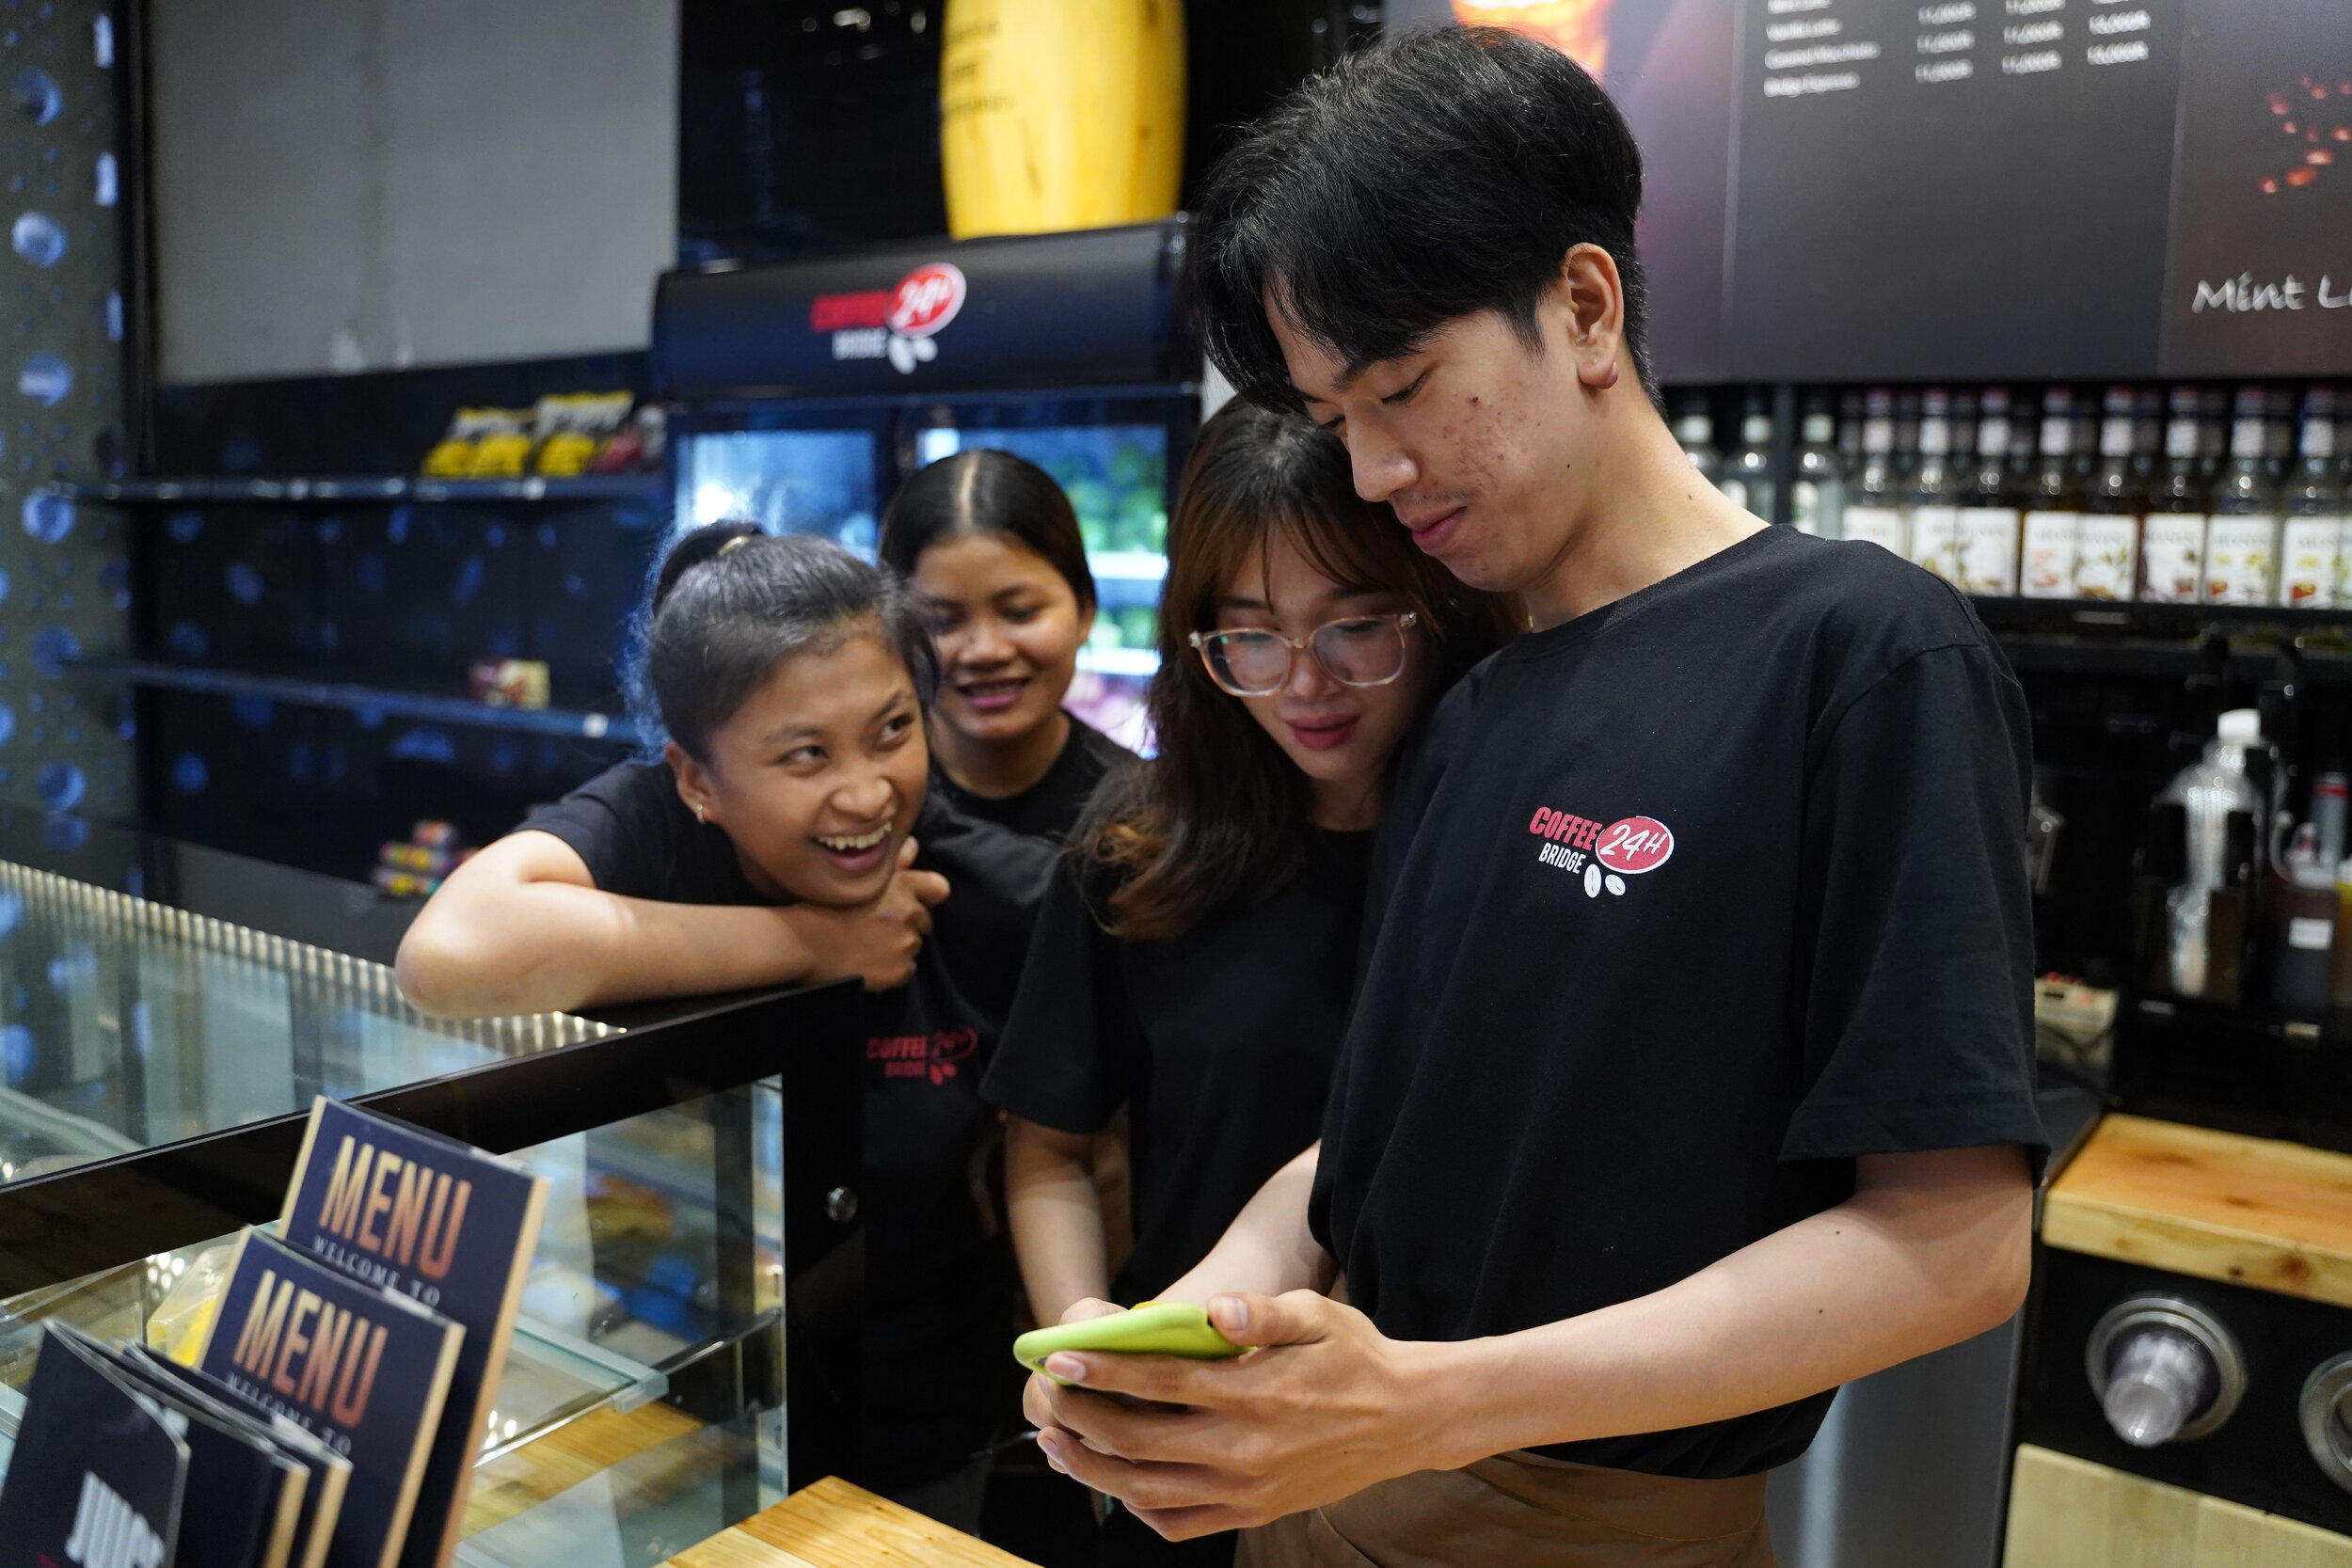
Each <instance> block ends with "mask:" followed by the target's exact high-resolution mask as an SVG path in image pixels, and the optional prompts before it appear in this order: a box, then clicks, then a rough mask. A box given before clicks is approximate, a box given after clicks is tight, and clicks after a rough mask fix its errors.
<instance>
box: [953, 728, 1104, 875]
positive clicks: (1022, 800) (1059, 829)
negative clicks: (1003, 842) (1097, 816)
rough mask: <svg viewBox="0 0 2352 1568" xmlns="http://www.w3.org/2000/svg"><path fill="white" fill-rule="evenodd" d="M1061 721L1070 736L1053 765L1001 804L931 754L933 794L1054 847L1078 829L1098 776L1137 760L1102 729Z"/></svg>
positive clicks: (1100, 778)
mask: <svg viewBox="0 0 2352 1568" xmlns="http://www.w3.org/2000/svg"><path fill="white" fill-rule="evenodd" d="M1064 717H1065V718H1068V719H1069V720H1070V734H1069V736H1067V737H1066V738H1065V739H1064V740H1063V741H1062V746H1061V752H1060V753H1059V754H1058V755H1057V756H1056V757H1055V758H1054V766H1053V767H1051V768H1047V769H1046V770H1045V776H1044V777H1043V778H1041V779H1040V780H1038V782H1037V783H1035V784H1031V785H1030V786H1029V787H1028V788H1026V789H1025V790H1023V791H1022V792H1021V793H1020V794H1018V795H1008V796H1006V797H1005V798H1004V799H1003V800H990V799H989V798H988V797H987V796H985V795H975V794H973V793H972V792H971V791H970V790H968V789H966V788H964V787H963V786H962V785H961V784H958V783H956V781H955V780H953V779H951V778H949V777H948V776H947V772H946V769H945V768H941V767H940V766H939V764H938V760H937V757H936V754H934V757H933V760H932V763H931V790H932V792H933V793H934V794H937V795H941V796H944V797H946V800H948V801H950V802H951V803H952V804H953V805H954V806H955V808H956V809H957V810H958V811H960V812H961V813H963V815H964V816H971V817H977V818H978V819H979V820H980V821H982V822H993V823H995V824H996V825H997V826H998V827H1000V828H1010V829H1011V830H1012V831H1013V832H1016V833H1026V834H1028V835H1029V836H1030V837H1031V838H1049V839H1052V840H1053V841H1054V842H1055V843H1057V844H1059V843H1060V842H1061V841H1062V840H1063V839H1065V838H1068V837H1069V836H1070V830H1071V829H1072V828H1073V827H1074V826H1076V825H1077V821H1078V814H1079V813H1080V812H1083V811H1084V810H1086V804H1087V801H1088V800H1089V799H1090V798H1091V797H1092V796H1093V794H1094V786H1095V785H1096V784H1101V783H1102V782H1103V775H1104V774H1105V773H1107V772H1109V771H1110V770H1111V769H1112V768H1116V767H1118V766H1119V765H1120V763H1122V762H1133V761H1135V760H1136V754H1135V753H1134V752H1130V751H1129V750H1127V749H1126V748H1125V747H1124V746H1121V745H1120V743H1119V742H1118V741H1116V740H1113V739H1112V738H1111V737H1110V736H1106V735H1104V733H1103V732H1102V731H1101V730H1098V729H1096V728H1094V727H1093V726H1092V725H1090V724H1089V723H1087V722H1086V721H1083V720H1081V719H1079V718H1077V717H1076V716H1075V715H1068V714H1066V715H1064Z"/></svg>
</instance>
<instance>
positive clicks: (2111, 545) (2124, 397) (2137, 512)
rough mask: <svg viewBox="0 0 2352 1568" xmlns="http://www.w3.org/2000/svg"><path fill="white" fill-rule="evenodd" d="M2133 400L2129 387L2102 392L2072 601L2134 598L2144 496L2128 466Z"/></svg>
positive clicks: (2133, 434) (2133, 427)
mask: <svg viewBox="0 0 2352 1568" xmlns="http://www.w3.org/2000/svg"><path fill="white" fill-rule="evenodd" d="M2136 402H2137V399H2136V397H2135V395H2134V393H2133V391H2132V388H2129V387H2110V388H2107V393H2106V405H2105V408H2106V413H2105V417H2104V418H2103V419H2101V420H2100V421H2099V453H2098V460H2099V466H2098V467H2097V469H2096V470H2095V471H2094V472H2093V474H2092V476H2091V480H2090V485H2089V486H2088V488H2086V489H2085V491H2084V493H2083V520H2082V533H2081V536H2080V539H2079V542H2078V544H2077V546H2076V548H2075V551H2074V596H2075V597H2076V598H2080V599H2118V600H2128V599H2132V598H2136V597H2137V596H2138V594H2139V529H2140V519H2141V518H2142V517H2143V516H2144V515H2146V501H2145V499H2144V492H2143V489H2142V486H2141V484H2140V481H2139V475H2138V473H2137V470H2136V468H2135V467H2134V462H2133V446H2134V441H2135V437H2136V432H2137V423H2136V421H2135V420H2134V418H2133V408H2134V405H2135V404H2136Z"/></svg>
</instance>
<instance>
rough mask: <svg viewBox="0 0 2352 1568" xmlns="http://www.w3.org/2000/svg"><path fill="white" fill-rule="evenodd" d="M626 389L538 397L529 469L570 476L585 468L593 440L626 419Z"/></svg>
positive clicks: (592, 454) (592, 451)
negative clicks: (535, 438) (534, 451)
mask: <svg viewBox="0 0 2352 1568" xmlns="http://www.w3.org/2000/svg"><path fill="white" fill-rule="evenodd" d="M634 401H635V400H634V399H633V398H631V397H630V395H629V394H628V393H627V392H562V393H556V394H553V395H551V396H548V397H544V398H541V399H540V400H539V409H538V415H537V419H536V424H535V428H536V430H537V434H538V440H539V449H538V452H537V455H536V456H535V457H534V458H533V459H532V472H534V473H538V474H541V475H544V476H546V477H547V478H548V479H572V478H576V477H578V476H579V475H580V474H583V473H586V472H587V471H588V465H589V463H590V462H591V461H592V460H593V459H594V458H595V456H596V446H597V443H598V442H600V441H602V440H604V439H605V438H606V437H607V436H611V435H612V433H613V432H614V431H617V430H619V429H621V428H622V427H623V426H624V425H626V424H627V423H628V410H629V404H631V403H632V402H634Z"/></svg>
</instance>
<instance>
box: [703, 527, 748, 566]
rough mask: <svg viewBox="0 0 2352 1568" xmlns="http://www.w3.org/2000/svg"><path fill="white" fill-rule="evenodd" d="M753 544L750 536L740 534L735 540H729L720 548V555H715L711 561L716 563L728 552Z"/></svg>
mask: <svg viewBox="0 0 2352 1568" xmlns="http://www.w3.org/2000/svg"><path fill="white" fill-rule="evenodd" d="M751 542H752V536H751V535H750V534H748V533H739V534H737V535H736V536H735V537H734V538H732V539H730V540H728V541H727V542H726V543H725V544H723V545H722V546H719V551H718V555H713V556H712V557H711V558H710V559H711V560H713V561H716V560H718V559H719V556H721V555H724V554H726V553H727V551H729V550H732V549H738V548H740V547H741V546H745V545H748V544H750V543H751Z"/></svg>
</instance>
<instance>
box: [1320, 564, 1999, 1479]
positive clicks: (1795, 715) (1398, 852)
mask: <svg viewBox="0 0 2352 1568" xmlns="http://www.w3.org/2000/svg"><path fill="white" fill-rule="evenodd" d="M2028 768H2029V763H2028V732H2027V726H2026V708H2025V702H2024V698H2023V696H2022V694H2021V693H2020V691H2019V689H2018V687H2017V683H2016V680H2015V678H2014V677H2013V676H2012V675H2011V674H2010V671H2009V667H2008V664H2007V662H2006V660H2004V659H2003V657H2002V656H2001V655H2000V653H1999V652H1998V650H1997V649H1996V648H1994V645H1993V644H1992V643H1991V641H1989V640H1988V638H1987V637H1986V635H1985V632H1984V629H1983V627H1982V626H1980V625H1979V622H1978V620H1977V618H1976V615H1975V613H1974V612H1973V611H1972V610H1970V609H1969V607H1968V605H1967V602H1966V601H1965V600H1964V599H1963V598H1962V597H1961V596H1960V595H1959V594H1956V593H1955V592H1953V591H1952V590H1951V589H1950V588H1948V587H1947V586H1946V585H1945V584H1944V583H1942V582H1940V581H1938V580H1937V579H1935V578H1932V577H1931V576H1930V575H1929V574H1927V573H1926V572H1923V571H1920V570H1919V569H1918V568H1916V567H1915V566H1912V565H1910V564H1908V563H1906V562H1902V561H1900V560H1899V559H1897V558H1896V557H1894V556H1892V555H1890V554H1888V553H1887V552H1886V551H1884V550H1883V549H1879V548H1876V547H1875V546H1869V545H1867V544H1858V543H1857V544H1845V543H1833V542H1829V541H1823V540H1817V539H1812V538H1808V537H1806V536H1804V535H1803V534H1800V533H1797V532H1795V531H1792V530H1789V529H1785V528H1777V529H1767V530H1765V531H1763V532H1761V533H1758V534H1756V535H1754V536H1752V537H1750V538H1748V539H1745V540H1743V541H1741V542H1740V543H1739V544H1737V545H1735V546H1731V547H1730V548H1728V549H1726V550H1724V551H1722V552H1721V553H1719V554H1717V555H1715V556H1712V557H1710V558H1708V560H1706V561H1703V562H1699V563H1698V564H1697V565H1695V566H1692V567H1691V568H1690V569H1689V570H1687V571H1684V572H1682V573H1680V574H1678V575H1677V576H1675V577H1672V578H1667V579H1666V580H1664V581H1662V582H1660V583H1656V584H1654V585H1652V586H1651V587H1649V588H1646V589H1644V590H1643V591H1641V592H1640V593H1637V594H1631V595H1629V597H1627V598H1625V599H1622V600H1620V601H1618V602H1617V603H1615V604H1613V605H1609V606H1607V607H1605V608H1603V609H1600V610H1595V611H1593V612H1591V613H1590V614H1587V615H1583V616H1581V617H1579V618H1578V619H1576V620H1574V621H1571V622H1568V623H1566V624H1565V625H1563V626H1556V627H1553V628H1551V629H1549V630H1548V631H1544V632H1540V633H1535V634H1532V635H1530V636H1527V637H1524V638H1521V639H1520V640H1519V641H1518V642H1516V643H1515V644H1513V645H1512V646H1510V647H1508V648H1505V649H1504V650H1502V652H1501V653H1499V654H1497V655H1495V656H1494V657H1492V658H1490V659H1488V660H1487V661H1486V663H1485V664H1483V665H1481V666H1480V667H1479V668H1478V669H1477V670H1475V671H1473V672H1472V673H1470V676H1469V677H1468V678H1467V679H1466V680H1465V681H1464V682H1463V683H1462V684H1461V685H1459V686H1458V687H1456V688H1455V689H1454V691H1453V692H1452V693H1450V694H1449V695H1448V697H1447V698H1446V700H1445V702H1444V703H1443V704H1442V705H1441V706H1440V708H1439V710H1438V715H1437V718H1436V720H1435V721H1434V724H1433V727H1432V730H1431V732H1430V734H1429V736H1427V743H1426V744H1425V745H1424V746H1423V747H1422V749H1421V751H1420V752H1419V753H1418V756H1417V758H1416V760H1415V762H1414V763H1413V764H1412V766H1411V767H1410V768H1409V769H1408V771H1407V774H1406V778H1405V779H1404V781H1403V782H1402V784H1401V787H1400V790H1399V793H1398V798H1397V800H1395V802H1394V803H1393V804H1392V805H1391V812H1390V816H1389V818H1388V820H1387V821H1385V822H1384V823H1383V825H1382V829H1381V834H1380V841H1379V845H1378V847H1377V850H1376V854H1375V866H1374V871H1373V880H1372V893H1371V897H1372V898H1373V900H1374V901H1375V904H1376V905H1377V906H1379V907H1378V908H1376V909H1375V911H1372V915H1371V923H1370V925H1369V928H1371V929H1374V930H1375V931H1376V933H1377V934H1376V937H1375V939H1374V943H1373V946H1372V948H1371V951H1370V953H1369V955H1368V958H1367V961H1366V965H1365V978H1364V989H1363V990H1362V993H1361V995H1360V996H1359V1002H1358V1006H1357V1008H1356V1012H1355V1015H1354V1019H1353V1022H1352V1023H1351V1026H1350V1029H1349V1033H1348V1037H1347V1041H1346V1045H1345V1047H1344V1049H1343V1051H1342V1053H1341V1058H1340V1064H1339V1069H1338V1072H1337V1075H1336V1078H1335V1080H1334V1083H1333V1085H1332V1091H1331V1105H1330V1111H1329V1114H1328V1116H1327V1118H1326V1122H1325V1129H1324V1146H1323V1154H1322V1162H1321V1166H1320V1169H1319V1172H1318V1175H1317V1180H1316V1186H1315V1193H1314V1197H1313V1200H1312V1208H1311V1219H1312V1223H1313V1227H1314V1230H1315V1233H1316V1235H1317V1237H1318V1238H1319V1239H1320V1240H1322V1242H1323V1243H1324V1244H1325V1245H1326V1246H1327V1247H1328V1248H1329V1249H1330V1251H1331V1252H1332V1254H1333V1256H1334V1257H1335V1258H1336V1259H1337V1260H1338V1262H1339V1265H1340V1267H1341V1268H1342V1269H1343V1271H1344V1272H1345V1275H1346V1277H1347V1283H1348V1290H1349V1292H1350V1296H1351V1299H1352V1300H1354V1301H1355V1302H1356V1304H1357V1305H1358V1306H1359V1307H1362V1308H1363V1309H1364V1310H1365V1311H1367V1312H1369V1313H1370V1314H1371V1315H1372V1316H1373V1317H1374V1319H1375V1321H1376V1322H1377V1323H1378V1324H1379V1326H1380V1328H1381V1330H1382V1332H1383V1333H1386V1334H1389V1335H1391V1336H1393V1337H1396V1338H1412V1339H1448V1340H1457V1339H1467V1338H1475V1337H1480V1336H1485V1335H1493V1334H1503V1333H1510V1332H1513V1331H1516V1330H1519V1329H1525V1328H1531V1327H1534V1326H1535V1325H1537V1324H1541V1323H1552V1322H1555V1321H1557V1320H1560V1319H1564V1318H1569V1317H1574V1316H1576V1315H1578V1314H1580V1313H1584V1312H1589V1311H1592V1310H1594V1309H1596V1308H1597V1307H1607V1306H1610V1305H1612V1304H1613V1303H1617V1302H1622V1301H1626V1300H1629V1299H1630V1298H1633V1297H1637V1296H1641V1295H1645V1294H1647V1293H1649V1292H1651V1291H1658V1290H1661V1289H1663V1288H1664V1287H1666V1286H1668V1285H1672V1284H1674V1283H1675V1282H1676V1281H1677V1280H1680V1279H1683V1278H1686V1277H1688V1276H1689V1275H1693V1274H1695V1273H1697V1272H1699V1271H1700V1270H1702V1269H1704V1268H1706V1267H1707V1266H1708V1265H1709V1264H1711V1263H1714V1262H1716V1261H1718V1260H1719V1259H1723V1258H1724V1257H1726V1256H1728V1255H1729V1254H1731V1253H1733V1252H1736V1251H1738V1250H1739V1249H1740V1248H1741V1247H1743V1246H1746V1245H1747V1244H1749V1243H1752V1242H1755V1241H1757V1240H1759V1239H1761V1238H1763V1237H1765V1236H1767V1235H1770V1234H1772V1232H1773V1231H1776V1230H1779V1229H1782V1228H1784V1227H1787V1226H1789V1225H1791V1224H1793V1223H1795V1222H1796V1221H1798V1220H1800V1219H1803V1218H1804V1217H1806V1216H1807V1215H1810V1214H1814V1213H1818V1212H1820V1211H1821V1210H1823V1209H1825V1208H1828V1207H1831V1206H1833V1205H1835V1204H1836V1203H1838V1202H1841V1201H1843V1200H1844V1199H1845V1198H1847V1197H1848V1196H1851V1192H1852V1186H1853V1164H1852V1162H1853V1159H1854V1157H1855V1156H1857V1155H1863V1154H1874V1153H1893V1152H1904V1151H1916V1150H1927V1149H1936V1148H1965V1147H1978V1146H1985V1145H1996V1144H2023V1145H2027V1146H2034V1145H2038V1144H2039V1143H2040V1142H2041V1140H2042V1132H2041V1129H2040V1124H2039V1122H2038V1120H2037V1118H2036V1117H2035V1113H2034V1107H2033V1094H2032V1069H2031V1062H2030V1056H2029V1045H2028V1042H2029V1040H2030V1039H2031V1004H2030V1000H2029V982H2030V974H2031V970H2032V934H2031V926H2030V912H2029V909H2028V898H2027V893H2026V871H2025V861H2024V853H2025V851H2024V840H2023V834H2024V831H2025V815H2026V788H2027V777H2028ZM1829 1398H1830V1396H1829V1395H1827V1394H1822V1395H1820V1396H1818V1397H1815V1398H1812V1399H1807V1400H1804V1401H1801V1402H1797V1403H1795V1404H1790V1405H1786V1406H1782V1407H1780V1408H1777V1409H1772V1410H1766V1411H1762V1412H1759V1413H1757V1414H1755V1415H1751V1416H1746V1417H1741V1418H1737V1419H1733V1420H1726V1421H1719V1422H1714V1423H1710V1424H1708V1425H1705V1426H1697V1427H1689V1428H1683V1429H1679V1430H1676V1431H1669V1432H1659V1433H1645V1434H1641V1435H1635V1436H1627V1437H1616V1438H1608V1439H1602V1440H1598V1441H1593V1442H1581V1443H1572V1444H1564V1445H1561V1446H1559V1447H1557V1448H1555V1449H1549V1450H1546V1451H1548V1452H1549V1453H1551V1454H1553V1455H1555V1456H1556V1457H1558V1458H1562V1459H1567V1460H1572V1461H1576V1462H1580V1463H1582V1464H1587V1465H1609V1466H1613V1467H1617V1468H1622V1469H1629V1470H1642V1471H1649V1472H1653V1473H1658V1474H1665V1475H1679V1476H1696V1477H1722V1476H1735V1475H1744V1474H1750V1473H1753V1472H1756V1471H1758V1470H1762V1469H1765V1468H1767V1467H1769V1466H1771V1465H1777V1464H1780V1463H1782V1462H1784V1461H1786V1460H1788V1459H1791V1458H1793V1457H1795V1456H1796V1455H1797V1454H1798V1453H1800V1452H1802V1451H1803V1450H1804V1447H1805V1445H1806V1444H1807V1443H1809V1442H1810V1441H1811V1440H1812V1436H1813V1433H1814V1431H1815V1429H1816V1428H1817V1427H1818V1426H1819V1424H1820V1418H1821V1417H1822V1415H1823V1413H1824V1412H1825V1411H1826V1410H1827V1409H1828V1405H1829Z"/></svg>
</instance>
